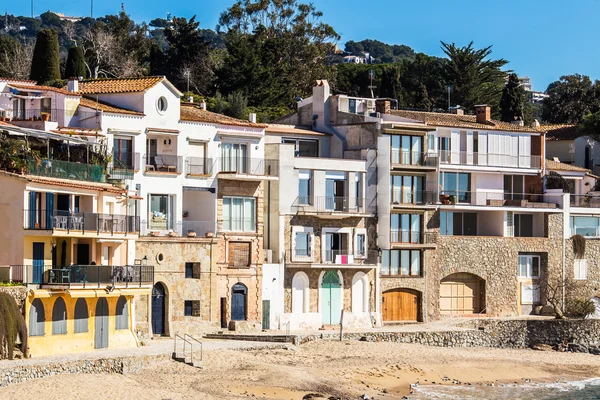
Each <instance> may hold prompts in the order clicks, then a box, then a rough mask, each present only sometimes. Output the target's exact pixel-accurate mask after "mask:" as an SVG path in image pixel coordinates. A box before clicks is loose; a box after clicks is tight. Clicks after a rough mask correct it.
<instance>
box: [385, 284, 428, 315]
mask: <svg viewBox="0 0 600 400" xmlns="http://www.w3.org/2000/svg"><path fill="white" fill-rule="evenodd" d="M419 301H420V296H419V292H417V291H415V290H411V289H394V290H389V291H387V292H384V293H383V299H382V305H381V307H382V309H381V311H382V315H383V320H384V321H418V320H419Z"/></svg>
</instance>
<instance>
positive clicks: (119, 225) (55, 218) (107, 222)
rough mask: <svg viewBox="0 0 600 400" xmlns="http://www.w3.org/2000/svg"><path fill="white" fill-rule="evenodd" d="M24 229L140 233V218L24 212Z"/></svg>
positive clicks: (58, 211)
mask: <svg viewBox="0 0 600 400" xmlns="http://www.w3.org/2000/svg"><path fill="white" fill-rule="evenodd" d="M23 227H24V228H25V229H35V230H54V229H61V230H66V231H67V232H70V231H78V232H79V231H81V232H82V233H86V232H96V233H98V234H99V233H100V232H102V233H110V234H115V233H129V232H139V231H140V217H137V216H133V215H122V214H99V213H88V212H68V211H61V210H44V209H40V210H24V218H23Z"/></svg>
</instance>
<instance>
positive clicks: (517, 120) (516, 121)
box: [510, 118, 525, 126]
mask: <svg viewBox="0 0 600 400" xmlns="http://www.w3.org/2000/svg"><path fill="white" fill-rule="evenodd" d="M510 123H511V124H513V125H517V126H525V122H523V120H522V119H521V118H519V119H515V120H514V121H511V122H510Z"/></svg>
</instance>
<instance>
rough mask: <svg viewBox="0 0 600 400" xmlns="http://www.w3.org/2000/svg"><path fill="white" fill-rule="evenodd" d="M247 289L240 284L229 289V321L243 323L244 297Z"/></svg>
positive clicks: (244, 313) (244, 314) (244, 317)
mask: <svg viewBox="0 0 600 400" xmlns="http://www.w3.org/2000/svg"><path fill="white" fill-rule="evenodd" d="M247 294H248V289H247V288H246V286H244V285H243V284H242V283H236V284H235V285H233V288H231V320H232V321H244V320H245V319H246V296H247Z"/></svg>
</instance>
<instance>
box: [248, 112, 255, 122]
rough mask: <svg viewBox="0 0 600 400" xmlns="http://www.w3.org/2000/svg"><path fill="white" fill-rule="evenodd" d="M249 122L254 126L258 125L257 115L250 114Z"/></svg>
mask: <svg viewBox="0 0 600 400" xmlns="http://www.w3.org/2000/svg"><path fill="white" fill-rule="evenodd" d="M248 121H250V122H252V123H253V124H255V123H256V113H250V114H248Z"/></svg>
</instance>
